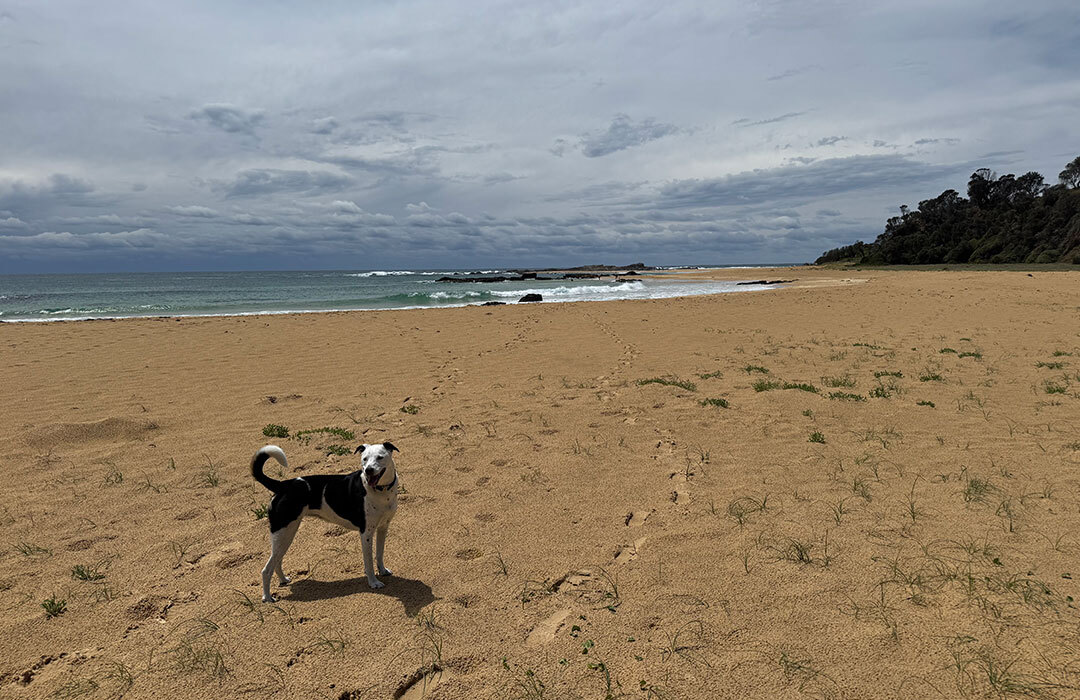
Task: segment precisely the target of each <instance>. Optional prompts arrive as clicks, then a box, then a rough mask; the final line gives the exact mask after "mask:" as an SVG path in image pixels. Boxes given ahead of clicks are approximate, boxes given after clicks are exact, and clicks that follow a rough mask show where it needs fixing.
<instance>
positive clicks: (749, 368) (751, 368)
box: [743, 365, 769, 374]
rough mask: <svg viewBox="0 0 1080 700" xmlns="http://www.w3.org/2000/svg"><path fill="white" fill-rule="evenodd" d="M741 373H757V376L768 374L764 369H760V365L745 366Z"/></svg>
mask: <svg viewBox="0 0 1080 700" xmlns="http://www.w3.org/2000/svg"><path fill="white" fill-rule="evenodd" d="M743 372H746V373H747V374H753V373H754V372H757V373H759V374H768V373H769V370H768V369H767V368H765V367H762V366H761V365H747V366H745V367H743Z"/></svg>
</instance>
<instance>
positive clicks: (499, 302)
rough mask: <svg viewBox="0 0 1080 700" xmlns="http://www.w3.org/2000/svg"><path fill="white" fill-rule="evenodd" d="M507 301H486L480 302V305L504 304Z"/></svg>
mask: <svg viewBox="0 0 1080 700" xmlns="http://www.w3.org/2000/svg"><path fill="white" fill-rule="evenodd" d="M505 303H506V302H505V301H485V302H484V303H483V304H480V306H502V305H503V304H505Z"/></svg>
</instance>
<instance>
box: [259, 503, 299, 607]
mask: <svg viewBox="0 0 1080 700" xmlns="http://www.w3.org/2000/svg"><path fill="white" fill-rule="evenodd" d="M299 529H300V518H297V519H296V520H294V521H292V522H291V523H289V524H288V525H286V526H285V527H283V528H281V529H280V530H276V531H274V532H271V533H270V558H269V559H267V561H266V566H264V567H263V570H262V584H263V598H262V599H263V602H264V603H273V602H274V596H273V595H272V594H271V593H270V577H271V576H272V575H273V574H274V572H275V571H276V572H277V575H278V579H279V580H280V581H281V584H282V585H285V584H286V583H289V579H288V578H287V577H286V576H285V572H284V570H282V568H281V560H282V559H284V558H285V552H287V551H289V545H291V544H292V541H293V538H294V537H296V531H297V530H299Z"/></svg>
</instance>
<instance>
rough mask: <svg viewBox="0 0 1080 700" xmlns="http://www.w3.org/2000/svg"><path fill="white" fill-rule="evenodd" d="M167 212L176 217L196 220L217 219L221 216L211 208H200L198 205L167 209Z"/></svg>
mask: <svg viewBox="0 0 1080 700" xmlns="http://www.w3.org/2000/svg"><path fill="white" fill-rule="evenodd" d="M165 211H167V212H169V213H170V214H175V215H176V216H183V217H191V218H196V219H216V218H217V217H218V216H220V215H219V214H218V213H217V211H216V210H214V209H211V208H210V207H200V206H198V205H190V206H183V205H180V206H174V207H165Z"/></svg>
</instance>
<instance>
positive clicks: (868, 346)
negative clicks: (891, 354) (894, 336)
mask: <svg viewBox="0 0 1080 700" xmlns="http://www.w3.org/2000/svg"><path fill="white" fill-rule="evenodd" d="M851 347H853V348H866V349H867V350H884V349H885V348H883V347H881V346H880V345H871V344H870V343H852V344H851Z"/></svg>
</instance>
